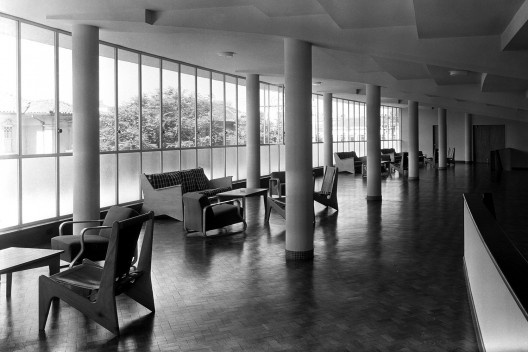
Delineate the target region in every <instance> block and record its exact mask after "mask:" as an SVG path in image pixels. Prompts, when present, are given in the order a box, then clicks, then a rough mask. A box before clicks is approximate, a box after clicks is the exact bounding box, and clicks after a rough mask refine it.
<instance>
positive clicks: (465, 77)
mask: <svg viewBox="0 0 528 352" xmlns="http://www.w3.org/2000/svg"><path fill="white" fill-rule="evenodd" d="M427 69H428V70H429V73H431V77H432V78H433V79H434V80H435V82H436V84H438V85H439V86H448V85H460V84H479V83H480V75H481V73H479V72H471V71H464V70H455V71H457V72H458V74H456V75H451V74H450V73H449V71H453V69H452V68H448V67H442V66H434V65H427Z"/></svg>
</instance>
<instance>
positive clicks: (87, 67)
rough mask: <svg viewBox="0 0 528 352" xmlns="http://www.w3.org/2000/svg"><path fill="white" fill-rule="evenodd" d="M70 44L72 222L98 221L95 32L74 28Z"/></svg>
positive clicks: (96, 57) (97, 111)
mask: <svg viewBox="0 0 528 352" xmlns="http://www.w3.org/2000/svg"><path fill="white" fill-rule="evenodd" d="M72 44H73V46H72V73H73V75H72V77H73V122H72V123H73V133H72V134H73V220H74V221H75V220H88V219H99V217H100V200H99V183H100V181H99V177H100V176H99V28H97V27H93V26H88V25H81V24H78V25H74V26H73V31H72ZM86 226H87V225H86V224H79V225H78V226H74V233H78V232H79V231H80V230H81V228H83V227H86Z"/></svg>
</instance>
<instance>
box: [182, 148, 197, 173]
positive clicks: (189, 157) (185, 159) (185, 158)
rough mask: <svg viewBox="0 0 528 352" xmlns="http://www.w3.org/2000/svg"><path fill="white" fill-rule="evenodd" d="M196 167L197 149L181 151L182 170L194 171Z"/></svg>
mask: <svg viewBox="0 0 528 352" xmlns="http://www.w3.org/2000/svg"><path fill="white" fill-rule="evenodd" d="M195 167H196V149H187V150H185V149H184V150H182V151H181V168H182V170H187V169H193V168H195Z"/></svg>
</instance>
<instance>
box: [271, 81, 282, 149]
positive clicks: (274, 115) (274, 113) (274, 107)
mask: <svg viewBox="0 0 528 352" xmlns="http://www.w3.org/2000/svg"><path fill="white" fill-rule="evenodd" d="M269 99H270V100H269V103H270V106H269V115H270V121H269V143H270V144H277V143H279V140H280V139H279V123H280V120H279V88H278V87H277V86H270V96H269Z"/></svg>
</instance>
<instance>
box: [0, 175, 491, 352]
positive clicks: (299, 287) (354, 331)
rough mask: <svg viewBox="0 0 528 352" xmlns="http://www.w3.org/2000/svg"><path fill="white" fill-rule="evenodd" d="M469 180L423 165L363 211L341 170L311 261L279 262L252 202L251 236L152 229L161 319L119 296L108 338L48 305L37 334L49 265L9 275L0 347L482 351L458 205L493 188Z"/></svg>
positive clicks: (320, 213)
mask: <svg viewBox="0 0 528 352" xmlns="http://www.w3.org/2000/svg"><path fill="white" fill-rule="evenodd" d="M483 172H485V169H484V171H483ZM475 174H476V172H475V171H473V169H472V168H471V167H468V166H466V165H461V164H458V165H456V167H454V168H453V167H451V168H450V169H448V170H447V171H442V172H439V171H437V170H435V169H421V170H420V178H421V179H420V181H419V182H412V181H411V182H408V181H407V179H405V178H401V177H399V176H395V177H394V178H392V179H391V178H388V179H386V180H384V181H383V183H382V194H383V201H382V202H369V203H367V201H366V200H365V196H366V180H364V179H363V178H362V177H361V176H359V175H358V176H354V175H349V174H346V173H341V174H340V175H339V191H338V194H339V203H340V204H339V205H340V209H341V210H340V211H339V213H335V212H334V211H333V210H326V209H325V208H324V207H323V206H321V205H318V204H316V205H315V210H316V227H315V259H314V260H313V261H312V262H285V260H284V258H285V254H284V240H285V231H284V225H285V223H284V219H282V218H280V217H279V216H277V215H276V214H272V216H271V220H270V224H269V225H266V224H264V221H263V220H264V209H263V205H262V201H261V200H260V199H249V200H248V213H247V214H248V229H247V230H246V232H245V234H244V233H240V232H238V233H235V234H231V235H222V236H218V237H216V238H207V239H204V238H201V237H197V236H194V235H188V236H186V235H185V234H184V232H183V230H182V223H180V222H177V221H173V220H169V219H157V220H156V225H155V240H154V241H155V247H154V258H153V280H154V282H153V283H154V294H155V301H156V308H157V311H156V313H155V314H149V311H148V310H146V309H145V308H143V307H141V306H139V305H138V304H136V303H135V302H133V301H132V300H130V299H128V298H127V297H119V299H118V301H119V308H118V310H119V318H120V325H121V330H122V335H121V336H120V337H114V336H113V335H112V334H111V333H109V332H108V331H106V330H105V329H103V328H101V327H100V326H99V325H97V324H96V323H94V322H92V321H90V320H88V319H86V318H85V317H84V316H83V315H82V314H80V313H79V312H77V311H76V310H74V309H72V308H71V307H69V306H68V305H67V304H66V303H64V302H60V303H59V304H56V303H54V304H53V306H52V310H51V312H50V318H49V320H48V325H47V326H46V333H45V335H43V336H39V334H38V325H37V324H38V315H37V310H38V304H37V302H38V290H37V278H38V276H39V275H41V274H46V273H47V269H46V268H40V269H33V270H28V271H24V272H20V273H15V274H14V275H13V295H12V298H11V299H6V297H5V279H4V278H2V282H1V283H0V288H1V290H0V351H2V352H6V351H53V352H58V351H75V350H78V351H136V350H137V351H476V350H477V343H476V339H475V333H474V328H473V324H472V321H471V315H470V310H469V305H468V298H467V294H466V286H465V282H464V275H463V264H462V263H463V262H462V256H463V221H462V220H463V213H462V209H463V208H462V205H463V201H462V196H461V194H462V193H463V192H466V191H472V190H475V189H476V188H478V189H486V187H488V182H489V181H488V180H483V179H482V176H480V179H479V182H475ZM240 228H241V227H237V226H233V227H232V228H231V230H233V231H238V230H239V229H240Z"/></svg>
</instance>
